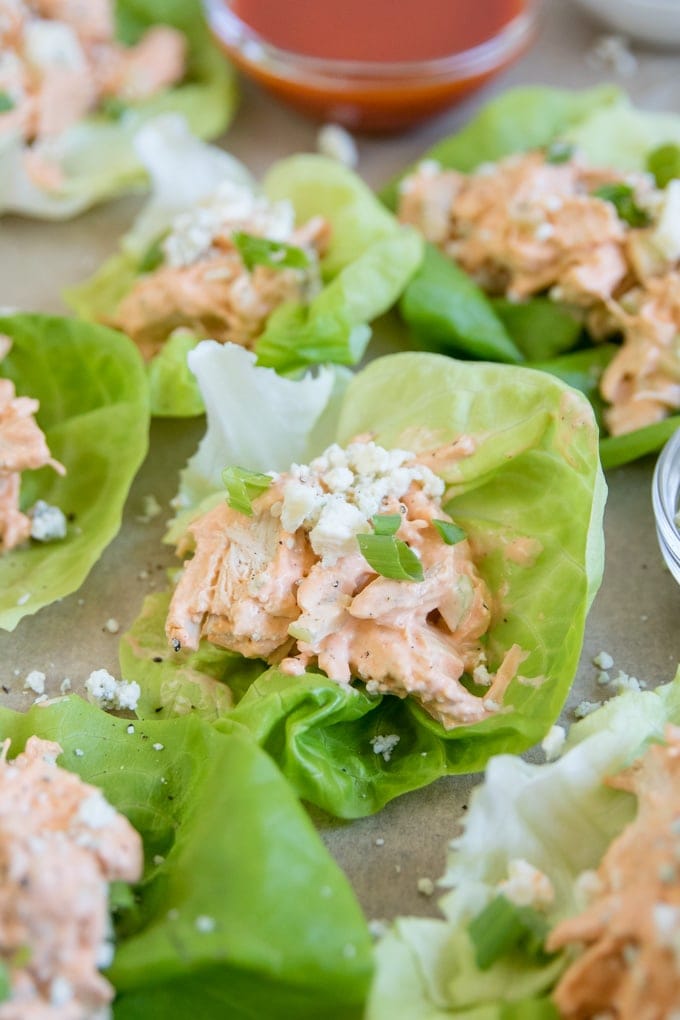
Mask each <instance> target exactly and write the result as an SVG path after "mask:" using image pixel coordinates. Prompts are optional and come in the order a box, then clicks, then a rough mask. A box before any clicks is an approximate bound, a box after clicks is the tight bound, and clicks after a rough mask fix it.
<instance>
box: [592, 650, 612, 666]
mask: <svg viewBox="0 0 680 1020" xmlns="http://www.w3.org/2000/svg"><path fill="white" fill-rule="evenodd" d="M613 665H614V660H613V658H612V657H611V655H610V654H609V652H598V654H597V655H596V656H595V658H594V659H593V666H597V667H598V668H599V669H611V668H612V666H613Z"/></svg>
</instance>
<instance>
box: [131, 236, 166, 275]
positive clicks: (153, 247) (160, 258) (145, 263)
mask: <svg viewBox="0 0 680 1020" xmlns="http://www.w3.org/2000/svg"><path fill="white" fill-rule="evenodd" d="M164 238H165V235H163V237H158V238H156V240H155V241H152V242H151V244H150V245H149V247H148V248H147V249H146V251H145V252H144V254H143V255H142V257H141V259H140V260H139V263H138V265H137V270H138V272H140V273H153V271H154V269H158V267H159V266H161V265H162V264H163V263H164V262H165V252H164V251H163V240H164Z"/></svg>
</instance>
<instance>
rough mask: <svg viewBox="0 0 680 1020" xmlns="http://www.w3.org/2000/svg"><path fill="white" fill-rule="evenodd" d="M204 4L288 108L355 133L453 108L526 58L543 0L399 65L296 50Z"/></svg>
mask: <svg viewBox="0 0 680 1020" xmlns="http://www.w3.org/2000/svg"><path fill="white" fill-rule="evenodd" d="M273 2H276V0H273ZM367 2H368V3H370V0H367ZM481 2H483V0H481ZM203 6H204V8H205V12H206V17H207V20H208V23H209V25H210V27H211V29H212V32H213V34H214V36H215V38H216V40H217V42H218V43H219V44H220V46H221V47H222V49H223V50H224V51H225V52H226V53H227V55H228V56H229V58H230V59H231V60H232V62H233V63H234V64H236V66H237V67H238V68H240V70H241V71H243V73H244V74H246V75H248V76H249V77H250V78H253V79H254V80H256V81H257V82H259V84H260V85H262V86H263V87H264V88H265V89H267V90H268V91H269V92H271V93H273V94H275V95H276V96H277V97H278V98H280V99H282V100H284V101H285V102H287V103H288V104H289V105H290V106H293V107H295V108H296V109H298V110H300V111H301V112H302V113H305V114H308V115H311V116H313V117H315V118H317V119H320V120H324V121H332V122H334V123H338V124H343V125H344V126H345V127H347V128H350V129H354V130H364V131H393V130H399V129H402V128H405V127H409V126H410V125H412V124H415V123H417V122H419V121H421V120H424V119H425V118H427V117H429V116H432V115H433V114H435V113H438V112H439V111H441V110H444V109H446V108H448V107H449V106H451V105H453V104H454V103H456V102H458V101H459V100H460V99H462V98H463V97H464V96H466V95H468V94H469V93H470V92H472V91H473V90H474V89H477V88H479V87H480V86H481V85H483V84H484V83H485V82H486V81H488V79H489V78H491V77H492V76H493V75H495V74H498V73H499V71H501V70H503V69H504V68H505V67H507V66H508V65H509V64H510V63H512V62H513V61H514V60H516V59H517V58H518V57H519V56H521V54H522V53H523V52H524V51H525V49H526V48H527V47H528V46H529V44H530V43H531V42H532V41H533V38H534V35H535V31H536V21H537V15H538V6H539V3H538V0H526V2H525V4H524V6H523V9H522V11H521V13H520V14H518V15H516V16H515V17H513V18H512V20H511V21H508V22H506V23H505V24H504V25H503V27H502V28H501V29H500V30H499V31H498V32H497V33H496V34H495V35H494V36H492V37H491V38H489V39H487V40H486V41H485V42H483V43H481V44H479V45H476V46H473V47H471V48H469V49H466V50H460V51H459V52H457V53H453V54H451V55H450V56H445V57H438V58H436V59H433V60H414V61H403V60H402V61H399V62H387V61H372V60H336V59H325V58H323V59H322V58H319V57H312V56H307V55H305V54H301V53H294V52H291V51H290V50H284V49H281V48H280V47H277V46H275V45H274V44H272V43H270V42H268V41H267V39H266V38H264V37H263V36H262V35H260V34H258V33H257V32H255V31H254V30H253V29H252V28H251V27H250V26H249V25H247V24H246V23H245V22H244V21H243V20H242V19H241V18H239V17H238V15H237V14H236V13H235V12H234V11H233V10H232V8H231V6H230V3H229V0H203Z"/></svg>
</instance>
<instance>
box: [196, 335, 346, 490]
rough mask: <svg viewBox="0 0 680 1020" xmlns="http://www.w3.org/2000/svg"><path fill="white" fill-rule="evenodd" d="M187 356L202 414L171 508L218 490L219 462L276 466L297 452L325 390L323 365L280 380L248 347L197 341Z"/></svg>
mask: <svg viewBox="0 0 680 1020" xmlns="http://www.w3.org/2000/svg"><path fill="white" fill-rule="evenodd" d="M188 362H189V367H190V368H191V371H192V372H193V373H194V375H195V377H196V379H197V381H198V386H199V389H200V391H201V396H202V398H203V401H204V403H205V407H206V412H207V416H208V418H207V428H206V433H205V436H204V437H203V439H202V440H201V442H200V445H199V447H198V450H197V451H196V453H195V454H194V455H193V457H192V458H191V459H190V460H189V462H188V464H187V466H186V467H185V468H184V470H183V471H182V474H181V479H180V488H179V493H178V498H177V500H176V504H177V506H178V507H179V508H181V509H186V508H192V507H195V506H196V505H197V504H198V503H200V502H201V501H202V500H203V499H205V498H206V496H211V495H213V494H214V493H216V492H220V491H221V489H222V471H223V470H224V468H225V467H228V466H230V465H234V466H237V467H245V468H247V469H248V470H249V471H259V472H265V471H284V470H286V469H287V468H288V467H289V466H290V465H291V463H292V462H293V461H296V460H301V459H303V458H304V455H305V453H306V451H307V448H308V443H309V437H310V435H311V434H312V433H313V432H314V430H315V428H316V426H317V423H318V422H319V420H320V418H321V416H322V414H323V413H324V411H325V410H326V408H327V405H328V404H329V401H330V399H331V395H332V393H333V387H334V384H335V375H334V372H333V371H332V370H331V369H330V368H322V369H320V370H319V371H318V373H317V375H316V376H312V375H311V374H307V375H306V376H304V377H303V378H301V379H286V378H284V377H283V376H279V375H277V374H276V373H275V372H274V371H273V370H272V369H271V368H261V367H258V366H257V365H256V364H255V355H254V354H253V353H252V352H251V351H247V350H245V348H243V347H239V346H238V345H237V344H218V343H217V342H216V341H215V340H203V341H202V342H201V343H199V344H198V346H197V347H195V348H194V349H193V350H192V351H190V352H189V355H188ZM255 423H256V426H255V427H254V424H255Z"/></svg>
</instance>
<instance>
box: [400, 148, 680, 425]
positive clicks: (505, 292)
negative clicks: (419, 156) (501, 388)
mask: <svg viewBox="0 0 680 1020" xmlns="http://www.w3.org/2000/svg"><path fill="white" fill-rule="evenodd" d="M399 217H400V219H401V220H402V221H404V222H406V223H410V224H413V225H414V226H416V227H418V229H419V230H421V232H422V233H423V234H424V235H425V237H426V238H427V240H429V241H430V242H432V243H433V244H435V245H437V246H438V247H439V248H440V249H441V250H442V251H443V252H444V253H445V254H447V255H449V256H450V257H451V258H453V259H454V260H455V261H456V262H457V263H459V264H460V266H461V267H462V268H463V269H464V270H466V271H467V272H468V273H469V274H470V275H471V276H472V277H473V278H474V279H475V280H476V281H477V282H478V283H479V284H480V285H481V286H482V288H483V289H484V290H485V291H487V293H489V294H492V295H499V296H500V295H502V296H505V297H507V298H509V299H510V300H514V301H518V302H519V301H522V300H524V299H527V298H529V297H531V296H533V295H536V294H539V293H542V292H547V293H548V295H549V296H550V297H551V298H553V299H554V300H555V301H559V302H561V303H564V304H566V305H568V306H571V307H572V308H573V309H574V310H575V311H576V312H577V313H578V314H579V315H580V316H581V317H582V319H583V322H584V325H585V326H586V328H587V329H588V331H589V332H590V333H591V335H592V336H593V337H594V338H595V339H597V340H603V339H605V338H607V337H610V336H615V335H618V334H620V335H621V336H622V337H623V344H622V347H621V349H620V351H619V353H618V354H617V355H616V356H615V357H614V359H613V360H612V361H611V363H610V364H609V366H608V367H607V369H606V370H605V372H604V375H603V377H602V380H601V383H600V390H601V393H602V396H603V397H604V399H605V401H607V403H608V404H609V405H610V406H609V407H608V408H607V410H606V411H605V421H606V424H607V428H608V430H609V432H610V433H611V434H612V435H619V434H622V433H626V432H630V431H633V430H635V429H638V428H641V427H642V426H644V425H649V424H652V423H653V422H656V421H659V420H660V419H662V418H664V417H665V416H666V415H667V414H668V413H669V412H670V411H671V410H673V409H677V408H680V357H679V355H678V349H677V345H678V333H679V332H680V180H672V181H671V182H670V183H669V184H668V185H667V187H666V188H664V189H659V188H657V187H656V186H655V184H654V179H653V177H652V176H651V175H648V174H644V173H636V174H624V173H621V172H619V171H617V170H613V169H608V168H607V169H603V168H601V167H592V166H587V165H586V164H585V163H584V162H582V161H581V160H580V159H579V157H578V154H573V153H570V152H569V151H568V150H567V149H558V148H555V149H554V150H553V151H552V152H551V149H550V148H549V149H547V150H538V151H531V152H528V153H525V154H521V155H512V156H509V157H507V158H505V159H502V160H499V161H498V162H497V163H484V164H482V165H480V166H479V167H478V168H477V169H476V170H475V171H474V172H473V173H470V174H464V173H459V172H458V171H455V170H443V169H442V168H441V167H440V166H439V164H438V163H436V162H434V161H426V162H424V163H421V164H420V166H419V167H418V168H417V170H416V171H415V172H414V173H413V174H412V175H410V176H408V177H406V178H405V179H404V181H403V182H402V185H401V193H400V198H399Z"/></svg>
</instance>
